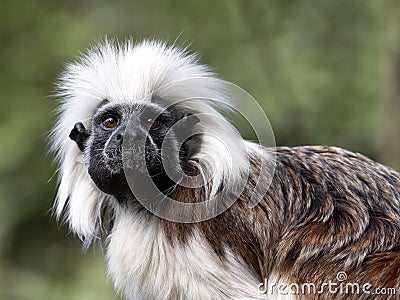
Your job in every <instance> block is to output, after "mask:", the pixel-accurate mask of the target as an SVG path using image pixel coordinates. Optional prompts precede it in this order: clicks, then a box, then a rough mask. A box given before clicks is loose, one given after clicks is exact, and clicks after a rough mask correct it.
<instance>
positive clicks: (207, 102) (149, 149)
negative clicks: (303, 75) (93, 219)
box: [122, 78, 276, 223]
mask: <svg viewBox="0 0 400 300" xmlns="http://www.w3.org/2000/svg"><path fill="white" fill-rule="evenodd" d="M190 87H193V88H190ZM196 87H207V88H205V89H201V88H200V89H196ZM208 88H209V89H210V90H207V89H208ZM213 89H214V90H213ZM154 94H155V95H157V97H159V98H160V101H159V103H157V101H154V103H149V104H148V108H149V110H152V109H154V107H156V108H157V109H158V110H157V111H158V113H157V115H155V116H152V117H151V119H152V120H155V119H157V118H158V117H159V116H162V114H163V111H170V112H172V114H174V115H175V117H176V116H177V119H176V120H175V122H174V123H173V124H169V125H168V128H163V130H162V131H161V130H159V132H157V130H156V129H152V126H150V127H149V129H148V131H147V132H146V134H147V137H148V138H146V139H142V140H138V138H137V136H133V135H130V134H129V133H130V132H134V131H135V129H136V128H137V127H138V126H139V124H138V116H137V115H136V114H135V113H133V114H132V118H131V120H130V122H129V124H128V126H127V128H126V130H125V135H124V140H123V148H122V158H123V165H124V172H125V176H126V178H127V181H128V184H129V186H130V188H131V190H132V192H133V194H134V195H135V197H136V199H137V200H138V201H139V202H140V203H141V204H142V205H143V206H144V207H145V208H146V209H147V210H149V211H150V212H152V213H153V214H155V215H157V216H159V217H161V218H163V219H167V220H170V221H174V222H181V223H193V222H200V221H204V220H208V219H211V218H214V217H215V216H217V215H219V214H221V213H223V212H224V211H225V210H227V209H228V208H229V207H230V206H231V205H232V204H233V203H234V202H235V201H236V200H237V199H238V198H239V197H240V195H241V194H242V192H243V191H244V189H245V187H246V184H247V179H248V178H249V176H250V175H251V176H252V179H253V180H254V179H255V181H256V182H255V188H254V189H253V190H252V195H251V196H250V201H249V206H250V207H254V206H255V205H257V204H258V202H259V201H261V199H262V197H263V196H264V195H265V193H266V192H267V190H268V187H269V185H270V183H271V181H272V177H273V173H274V170H275V163H276V162H275V157H274V153H273V152H272V151H271V153H269V154H268V155H267V154H265V152H264V154H261V155H258V157H259V160H258V161H257V168H258V172H257V174H254V172H253V171H252V168H251V164H250V156H249V147H250V148H251V149H252V150H251V151H257V152H259V153H261V152H262V151H264V150H262V148H261V146H260V145H263V146H268V147H275V138H274V134H273V131H272V128H271V126H270V123H269V121H268V118H267V117H266V115H265V113H264V111H263V109H262V108H261V107H260V105H259V104H258V103H257V101H256V100H255V99H254V98H253V97H252V96H251V95H250V94H249V93H247V92H246V91H245V90H243V89H242V88H240V87H238V86H236V85H234V84H232V83H230V82H227V81H224V80H220V79H215V78H191V79H186V80H181V81H177V82H173V83H170V84H168V85H166V86H163V87H162V88H159V89H158V90H157V91H155V92H154ZM221 108H222V110H224V109H225V110H227V111H229V112H230V113H232V112H234V113H235V114H236V115H239V116H240V117H241V119H243V120H244V121H245V122H246V123H247V124H248V125H249V126H250V127H251V130H252V131H253V133H254V135H255V136H256V139H257V140H258V143H259V145H257V144H253V145H249V144H248V143H246V142H245V141H244V140H243V139H242V138H241V136H240V134H239V133H238V131H237V130H236V129H235V128H234V127H233V126H232V125H231V124H230V123H229V121H227V119H226V118H225V117H224V116H223V115H222V114H221V113H220V111H219V109H221ZM145 109H146V108H143V109H142V111H143V110H145ZM185 110H186V111H185ZM164 127H165V126H164ZM155 135H157V138H159V137H160V135H162V138H163V142H162V145H161V147H160V145H158V144H157V141H155V140H156V137H155ZM193 137H201V138H198V139H197V140H196V142H192V144H190V142H189V144H190V145H189V144H188V143H187V141H188V140H190V139H192V138H193ZM188 145H189V146H190V147H193V148H195V149H193V148H192V149H191V150H190V151H192V152H193V153H194V154H191V155H193V156H194V159H192V160H191V161H190V164H191V166H192V167H195V168H196V169H197V172H194V173H191V174H189V173H188V172H187V170H185V167H184V168H183V169H182V163H181V162H182V157H181V156H182V151H183V150H185V149H186V148H185V147H188ZM182 149H183V150H182ZM263 156H264V158H262V157H263ZM157 164H159V165H162V174H164V175H165V176H168V179H167V180H166V179H165V178H162V179H160V176H159V174H152V173H151V172H149V166H150V167H151V166H152V165H157ZM139 171H140V172H139ZM157 180H158V182H157ZM163 185H166V186H168V187H169V191H171V190H174V189H175V188H176V187H177V186H180V187H181V186H183V187H186V188H189V189H197V194H190V192H186V193H188V195H187V197H193V199H189V201H176V200H175V199H173V197H170V195H171V194H169V193H166V192H165V191H161V190H160V189H159V187H160V186H163ZM199 189H202V191H201V192H199Z"/></svg>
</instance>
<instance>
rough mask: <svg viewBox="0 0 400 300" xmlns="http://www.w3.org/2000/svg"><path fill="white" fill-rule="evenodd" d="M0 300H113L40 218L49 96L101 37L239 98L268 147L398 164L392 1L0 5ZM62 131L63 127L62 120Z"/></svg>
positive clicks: (67, 242) (396, 19)
mask: <svg viewBox="0 0 400 300" xmlns="http://www.w3.org/2000/svg"><path fill="white" fill-rule="evenodd" d="M0 25H1V26H0V103H1V109H0V140H1V154H0V299H10V300H11V299H29V300H30V299H54V300H55V299H60V300H62V299H85V300H86V299H96V300H101V299H113V298H115V293H114V291H113V290H112V288H111V287H110V283H109V282H108V281H107V279H106V277H105V267H104V263H103V261H102V259H101V255H100V253H99V252H100V251H99V250H96V251H94V250H92V249H91V250H89V252H88V253H87V254H84V255H83V254H82V251H81V248H80V244H79V242H78V241H77V240H76V238H73V237H72V236H71V235H68V232H67V228H65V226H58V225H57V224H56V222H54V220H52V218H51V211H50V208H51V205H52V201H53V198H54V195H55V187H56V177H53V174H54V173H55V166H54V165H51V160H52V155H47V154H46V153H47V147H46V136H47V133H48V130H49V129H50V128H51V127H52V125H53V124H54V122H55V116H54V113H53V111H54V109H55V108H56V102H55V101H54V99H53V98H51V97H48V96H49V95H50V94H51V93H52V91H53V82H54V81H55V78H56V76H57V74H59V73H60V72H61V70H62V67H63V64H64V63H65V62H66V61H68V60H71V59H73V58H74V57H75V56H76V55H78V54H79V51H82V50H84V49H86V48H87V47H88V46H89V45H90V44H91V43H93V42H94V41H96V40H98V39H99V38H102V37H105V36H108V37H119V38H122V39H123V38H125V37H130V36H132V37H134V38H144V37H155V38H162V39H167V40H169V41H171V42H173V41H174V40H175V39H177V44H183V45H188V44H189V43H191V45H190V49H192V50H195V51H198V52H200V53H201V54H202V56H203V62H205V63H207V64H209V65H211V66H212V67H214V70H215V71H216V72H217V73H218V74H220V75H221V76H222V77H223V78H224V79H226V80H228V81H232V82H234V83H236V84H238V85H239V86H241V87H243V88H245V89H246V90H247V91H249V92H250V93H251V94H252V95H253V96H254V97H255V98H256V99H257V100H258V101H259V102H260V104H261V105H262V107H263V108H264V110H265V112H266V114H267V115H268V117H269V120H270V121H271V124H272V127H273V129H274V132H275V137H276V140H277V144H278V145H300V144H329V145H338V146H341V147H345V148H348V149H350V150H353V151H358V152H362V153H364V154H366V155H368V156H370V157H372V158H373V159H375V160H378V161H380V162H382V163H385V164H388V165H390V166H392V167H394V168H397V169H399V168H400V155H399V151H400V142H399V139H400V133H399V131H400V125H399V123H400V122H399V118H400V3H399V2H398V1H395V0H382V1H380V0H354V1H345V0H337V1H331V0H321V1H319V0H314V1H311V0H304V1H278V0H276V1H265V0H255V1H246V0H241V1H236V0H221V1H211V0H203V1H197V0H191V1H188V0H177V1H172V0H163V1H154V0H151V1H89V0H81V1H78V0H69V1H54V0H38V1H30V0H17V1H3V2H2V4H1V7H0ZM71 126H72V124H71Z"/></svg>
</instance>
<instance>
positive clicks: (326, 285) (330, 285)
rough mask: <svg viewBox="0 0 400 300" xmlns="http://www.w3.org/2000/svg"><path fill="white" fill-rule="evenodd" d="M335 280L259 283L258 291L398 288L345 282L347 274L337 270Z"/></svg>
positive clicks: (392, 291)
mask: <svg viewBox="0 0 400 300" xmlns="http://www.w3.org/2000/svg"><path fill="white" fill-rule="evenodd" d="M336 279H337V282H336V281H332V280H329V281H328V282H323V283H319V284H315V283H312V282H306V283H302V284H298V283H289V284H287V283H282V282H279V283H270V284H268V283H267V282H264V283H260V284H259V285H258V292H259V293H261V294H270V295H317V294H367V295H396V294H400V289H399V288H396V287H373V286H372V284H370V283H364V284H359V283H357V282H346V280H347V274H346V273H345V272H339V273H338V274H337V275H336Z"/></svg>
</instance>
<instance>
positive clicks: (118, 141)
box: [108, 128, 125, 149]
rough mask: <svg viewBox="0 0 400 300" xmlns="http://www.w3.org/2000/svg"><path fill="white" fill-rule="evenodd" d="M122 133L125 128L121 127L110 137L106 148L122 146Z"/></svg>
mask: <svg viewBox="0 0 400 300" xmlns="http://www.w3.org/2000/svg"><path fill="white" fill-rule="evenodd" d="M124 133H125V128H121V129H119V130H118V131H117V132H115V133H114V134H113V135H112V136H111V138H110V142H109V143H108V148H110V149H116V148H118V147H120V146H122V142H123V140H124Z"/></svg>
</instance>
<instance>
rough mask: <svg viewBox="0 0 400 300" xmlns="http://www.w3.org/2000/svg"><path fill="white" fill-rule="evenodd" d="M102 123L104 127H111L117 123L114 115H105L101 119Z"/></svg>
mask: <svg viewBox="0 0 400 300" xmlns="http://www.w3.org/2000/svg"><path fill="white" fill-rule="evenodd" d="M102 124H103V126H104V127H105V128H109V129H112V128H114V127H116V126H117V125H118V119H117V118H115V117H114V116H105V117H104V118H103V120H102Z"/></svg>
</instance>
